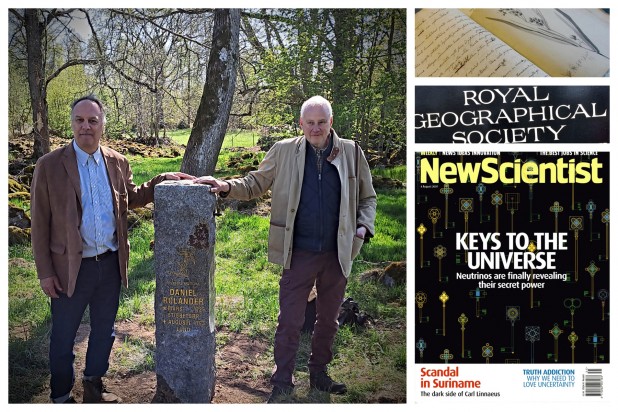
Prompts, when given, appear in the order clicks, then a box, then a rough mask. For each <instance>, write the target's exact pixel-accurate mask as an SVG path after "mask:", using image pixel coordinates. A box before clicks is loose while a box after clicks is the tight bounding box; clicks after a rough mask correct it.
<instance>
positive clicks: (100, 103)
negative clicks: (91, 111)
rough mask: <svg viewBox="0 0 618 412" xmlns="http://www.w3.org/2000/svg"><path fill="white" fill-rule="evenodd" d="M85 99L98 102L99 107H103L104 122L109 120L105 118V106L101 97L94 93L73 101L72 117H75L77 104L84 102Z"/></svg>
mask: <svg viewBox="0 0 618 412" xmlns="http://www.w3.org/2000/svg"><path fill="white" fill-rule="evenodd" d="M84 100H88V101H91V102H93V103H96V105H97V106H99V109H101V114H102V115H103V124H105V123H106V122H107V119H106V118H105V106H103V102H102V101H101V100H99V98H98V97H96V96H95V95H94V94H89V95H87V96H82V97H80V98H78V99H75V100H74V101H73V103H71V118H73V109H75V106H77V103H79V102H83V101H84Z"/></svg>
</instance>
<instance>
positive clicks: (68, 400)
mask: <svg viewBox="0 0 618 412" xmlns="http://www.w3.org/2000/svg"><path fill="white" fill-rule="evenodd" d="M52 403H77V401H76V400H75V398H74V397H73V396H69V397H68V398H66V400H65V401H64V402H56V401H54V400H53V399H52Z"/></svg>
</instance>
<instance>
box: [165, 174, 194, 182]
mask: <svg viewBox="0 0 618 412" xmlns="http://www.w3.org/2000/svg"><path fill="white" fill-rule="evenodd" d="M163 176H165V180H192V179H195V176H191V175H188V174H186V173H182V172H168V173H163Z"/></svg>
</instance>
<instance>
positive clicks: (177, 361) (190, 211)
mask: <svg viewBox="0 0 618 412" xmlns="http://www.w3.org/2000/svg"><path fill="white" fill-rule="evenodd" d="M216 201H217V200H216V197H215V195H214V194H212V193H211V192H210V186H207V185H199V184H194V183H192V182H191V181H170V180H167V181H164V182H162V183H160V184H158V185H157V186H156V187H155V202H154V203H155V213H154V221H155V223H154V226H155V247H154V255H155V273H156V293H155V322H156V333H155V338H156V355H155V365H156V373H157V393H156V395H155V399H154V401H155V402H161V403H209V402H210V401H211V400H212V397H213V395H214V389H215V320H214V315H215V314H214V304H215V288H214V271H215V258H214V256H215V218H214V212H215V206H216Z"/></svg>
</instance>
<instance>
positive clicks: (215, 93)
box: [180, 9, 240, 176]
mask: <svg viewBox="0 0 618 412" xmlns="http://www.w3.org/2000/svg"><path fill="white" fill-rule="evenodd" d="M239 31H240V10H238V9H216V10H215V18H214V26H213V34H212V48H211V49H210V56H209V58H208V67H207V69H206V84H205V85H204V92H203V93H202V99H201V101H200V105H199V107H198V109H197V115H196V117H195V122H194V125H193V129H192V131H191V136H190V137H189V142H188V143H187V149H186V150H185V155H184V158H183V159H182V166H181V168H180V170H181V171H183V172H185V173H188V174H192V175H195V176H203V175H212V174H213V173H214V171H215V165H216V164H217V158H218V157H219V151H220V150H221V145H222V144H223V138H224V137H225V132H226V129H227V122H228V119H229V116H230V109H231V108H232V99H233V97H234V89H235V86H236V68H237V67H238V59H239V51H238V35H239Z"/></svg>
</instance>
